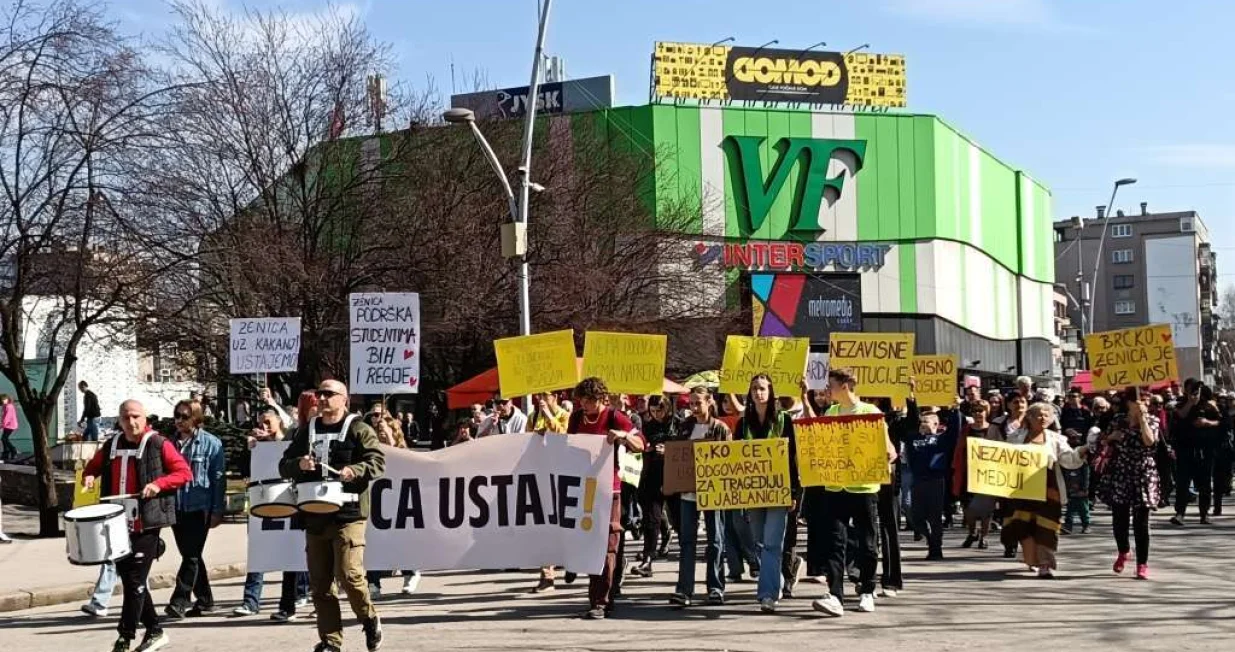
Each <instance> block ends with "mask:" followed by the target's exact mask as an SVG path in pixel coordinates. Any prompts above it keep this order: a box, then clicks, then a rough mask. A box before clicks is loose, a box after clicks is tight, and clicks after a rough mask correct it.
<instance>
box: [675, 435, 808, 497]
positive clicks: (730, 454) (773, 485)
mask: <svg viewBox="0 0 1235 652" xmlns="http://www.w3.org/2000/svg"><path fill="white" fill-rule="evenodd" d="M695 504H696V505H697V506H698V507H699V510H700V511H708V510H717V509H752V508H756V507H789V506H791V505H792V504H793V495H792V490H791V487H790V485H789V440H788V439H785V438H777V439H752V440H745V441H719V442H712V441H707V442H697V443H696V444H695Z"/></svg>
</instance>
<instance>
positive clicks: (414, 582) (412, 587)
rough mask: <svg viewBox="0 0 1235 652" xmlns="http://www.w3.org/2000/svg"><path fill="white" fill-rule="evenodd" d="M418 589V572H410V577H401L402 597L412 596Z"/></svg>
mask: <svg viewBox="0 0 1235 652" xmlns="http://www.w3.org/2000/svg"><path fill="white" fill-rule="evenodd" d="M418 588H420V571H412V574H411V575H404V576H403V595H412V594H413V593H415V592H416V589H418Z"/></svg>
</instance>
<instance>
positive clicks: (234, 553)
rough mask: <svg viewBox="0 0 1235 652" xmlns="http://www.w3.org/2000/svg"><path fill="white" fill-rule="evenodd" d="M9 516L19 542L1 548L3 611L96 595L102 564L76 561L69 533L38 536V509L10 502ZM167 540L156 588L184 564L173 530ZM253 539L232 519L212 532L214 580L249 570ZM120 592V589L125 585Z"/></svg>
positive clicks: (153, 574) (7, 527) (8, 529)
mask: <svg viewBox="0 0 1235 652" xmlns="http://www.w3.org/2000/svg"><path fill="white" fill-rule="evenodd" d="M3 518H4V520H3V524H4V531H5V533H6V534H8V535H9V536H10V537H12V538H13V543H12V544H9V545H5V546H0V612H6V611H17V610H20V609H29V608H31V607H40V606H44V605H53V604H62V603H70V602H78V601H82V602H84V601H85V600H86V599H87V598H88V597H89V596H90V593H91V592H92V591H93V588H94V580H95V579H96V578H97V577H98V574H99V570H98V567H97V566H74V565H72V564H70V563H69V560H68V558H67V557H66V555H65V546H64V537H59V538H56V539H36V538H33V537H34V534H35V533H36V532H38V515H37V514H36V513H35V512H34V511H33V510H32V509H30V508H27V507H20V506H16V505H5V506H4V517H3ZM163 541H164V542H165V543H166V544H167V554H165V555H163V558H162V559H159V560H158V561H156V562H155V564H154V568H152V569H151V571H150V588H151V589H161V588H167V587H169V586H172V585H174V584H175V580H176V570H177V569H179V568H180V553H179V552H177V551H176V542H175V539H173V538H172V533H171V530H170V528H167V529H166V531H164V532H163ZM247 541H248V537H247V536H246V535H245V524H244V523H243V522H239V523H232V522H227V523H224V524H223V525H220V526H219V527H218V528H216V529H215V530H213V531H211V533H210V538H209V539H207V540H206V552H205V554H204V555H203V557H204V558H205V560H206V563H207V564H208V566H209V569H210V578H211V579H216V578H228V577H237V576H240V575H243V574H244V572H245V559H246V557H247V554H248V553H247V549H246V546H247ZM116 591H117V592H119V591H120V585H119V584H117V585H116ZM117 604H118V602H117Z"/></svg>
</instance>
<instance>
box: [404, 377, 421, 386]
mask: <svg viewBox="0 0 1235 652" xmlns="http://www.w3.org/2000/svg"><path fill="white" fill-rule="evenodd" d="M419 381H420V379H419V378H412V379H410V380H408V381H407V384H408V385H410V386H412V387H415V386H416V383H417V382H419Z"/></svg>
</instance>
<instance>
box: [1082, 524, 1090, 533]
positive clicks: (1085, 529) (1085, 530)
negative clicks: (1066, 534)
mask: <svg viewBox="0 0 1235 652" xmlns="http://www.w3.org/2000/svg"><path fill="white" fill-rule="evenodd" d="M1081 534H1089V526H1088V525H1082V526H1081Z"/></svg>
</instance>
